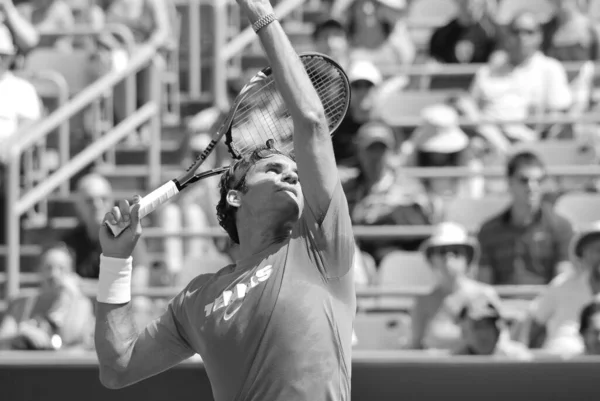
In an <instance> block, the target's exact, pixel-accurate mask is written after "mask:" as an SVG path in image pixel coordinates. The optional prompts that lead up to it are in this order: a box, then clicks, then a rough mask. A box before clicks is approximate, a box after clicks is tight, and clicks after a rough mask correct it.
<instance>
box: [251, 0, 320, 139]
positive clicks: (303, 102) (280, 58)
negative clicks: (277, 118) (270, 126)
mask: <svg viewBox="0 0 600 401" xmlns="http://www.w3.org/2000/svg"><path fill="white" fill-rule="evenodd" d="M272 12H273V8H272V7H271V6H270V5H269V4H263V3H260V4H251V6H250V9H249V10H248V11H247V15H248V18H249V19H250V21H251V22H252V23H254V22H256V21H257V20H259V19H260V18H261V17H263V16H265V15H268V14H270V13H272ZM258 36H259V38H260V41H261V43H262V46H263V48H264V50H265V53H266V54H267V58H268V59H269V63H270V65H271V68H272V70H273V75H274V77H275V82H276V84H277V88H278V89H279V91H280V93H281V96H282V97H283V100H284V102H285V104H286V106H287V108H288V110H289V111H290V114H291V116H292V119H293V121H294V124H300V125H306V124H315V123H321V122H324V121H325V118H324V114H325V113H324V110H323V105H322V104H321V100H320V98H319V95H318V94H317V91H316V90H315V89H314V87H313V85H312V82H311V80H310V78H309V77H308V74H307V73H306V70H305V68H304V66H303V63H302V62H301V61H300V59H299V57H298V54H297V53H296V51H295V50H294V48H293V46H292V44H291V43H290V41H289V39H288V37H287V35H286V34H285V32H284V30H283V27H282V26H281V24H280V23H279V22H278V21H274V22H272V23H270V24H269V25H267V26H266V27H264V28H262V29H261V30H260V31H259V32H258ZM316 132H319V131H318V130H317V131H316Z"/></svg>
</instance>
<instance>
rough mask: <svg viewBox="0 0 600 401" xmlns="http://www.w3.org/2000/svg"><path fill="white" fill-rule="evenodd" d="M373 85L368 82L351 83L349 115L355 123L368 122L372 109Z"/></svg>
mask: <svg viewBox="0 0 600 401" xmlns="http://www.w3.org/2000/svg"><path fill="white" fill-rule="evenodd" d="M373 88H374V85H373V83H372V82H369V81H364V80H360V81H356V82H352V84H351V89H352V98H351V101H350V113H351V114H352V118H354V121H356V122H357V123H365V122H367V121H368V120H369V117H370V115H371V107H372V98H371V96H372V91H373Z"/></svg>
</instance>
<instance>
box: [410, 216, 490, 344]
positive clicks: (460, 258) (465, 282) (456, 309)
mask: <svg viewBox="0 0 600 401" xmlns="http://www.w3.org/2000/svg"><path fill="white" fill-rule="evenodd" d="M422 252H423V255H424V256H425V258H426V259H427V261H428V262H429V265H430V266H431V270H432V272H433V273H434V276H435V278H436V283H435V286H434V288H433V290H432V291H431V292H430V293H429V294H427V295H424V296H419V297H417V298H416V299H415V305H414V308H413V311H412V339H411V345H410V347H411V348H413V349H444V350H455V349H458V348H460V347H461V346H463V345H464V342H463V341H464V339H463V337H462V333H461V328H460V325H459V320H458V318H459V316H460V313H461V311H462V310H463V308H464V306H465V305H466V304H468V303H469V302H470V300H471V299H474V298H477V297H480V296H485V297H486V298H487V299H489V300H492V302H494V303H495V304H499V303H500V299H499V298H498V296H497V294H496V292H495V291H494V290H493V289H492V287H490V286H488V285H486V284H483V283H480V282H478V281H475V280H473V278H472V277H473V276H474V275H475V273H476V271H477V263H478V259H479V245H478V244H477V241H476V240H475V239H474V238H472V237H470V236H469V234H468V233H467V232H466V230H465V229H464V228H463V227H462V226H460V225H458V224H455V223H442V224H440V225H438V226H437V227H436V228H435V230H434V233H433V235H432V236H431V238H429V239H428V240H427V241H426V242H424V243H423V246H422Z"/></svg>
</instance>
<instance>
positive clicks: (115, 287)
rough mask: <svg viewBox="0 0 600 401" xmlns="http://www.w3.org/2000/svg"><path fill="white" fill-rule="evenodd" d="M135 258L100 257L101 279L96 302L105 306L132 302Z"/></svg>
mask: <svg viewBox="0 0 600 401" xmlns="http://www.w3.org/2000/svg"><path fill="white" fill-rule="evenodd" d="M132 270H133V258H132V257H131V256H130V257H128V258H127V259H119V258H110V257H108V256H104V255H100V277H99V279H98V294H97V295H96V300H97V301H98V302H102V303H105V304H126V303H128V302H129V301H131V271H132Z"/></svg>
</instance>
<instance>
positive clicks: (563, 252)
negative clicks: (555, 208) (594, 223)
mask: <svg viewBox="0 0 600 401" xmlns="http://www.w3.org/2000/svg"><path fill="white" fill-rule="evenodd" d="M556 225H557V226H556V230H555V232H556V234H555V235H556V238H555V243H556V246H557V252H558V258H557V260H556V261H557V262H564V261H568V260H569V244H570V242H571V238H572V237H573V227H571V224H570V223H569V221H568V220H567V219H565V218H562V217H560V216H559V219H558V221H557V223H556Z"/></svg>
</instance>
